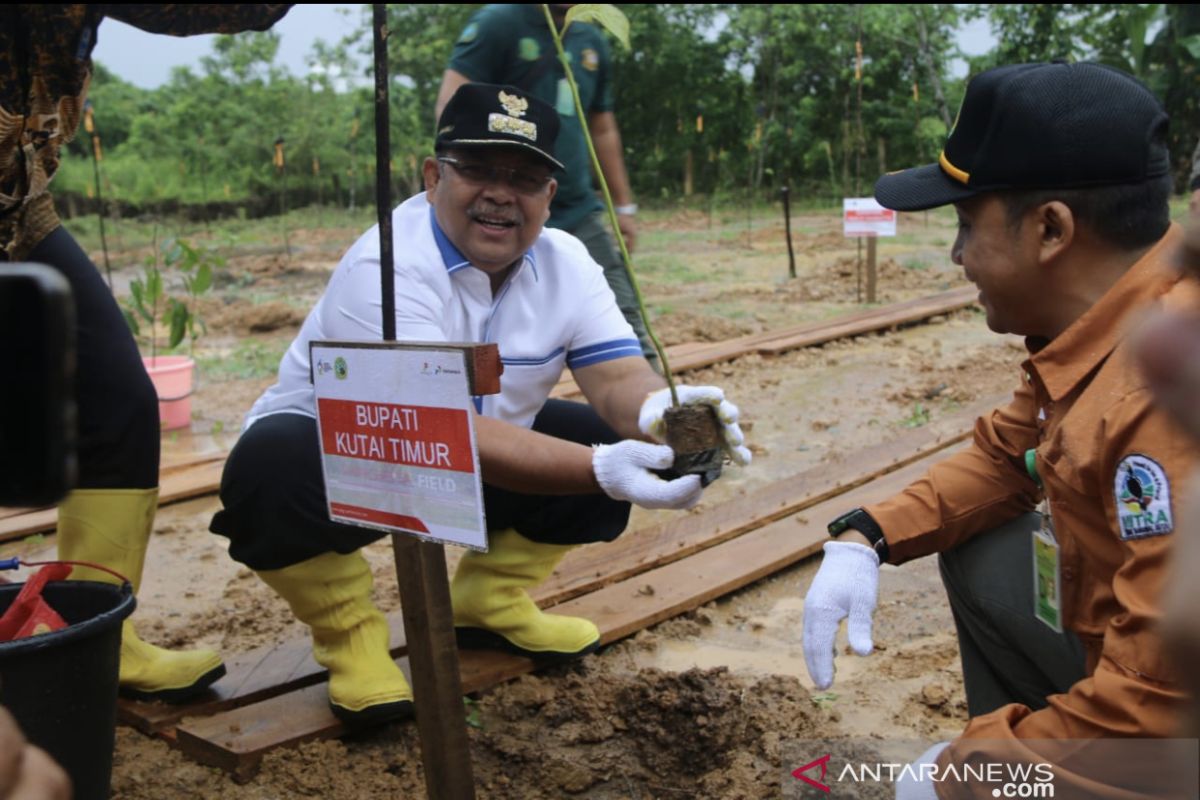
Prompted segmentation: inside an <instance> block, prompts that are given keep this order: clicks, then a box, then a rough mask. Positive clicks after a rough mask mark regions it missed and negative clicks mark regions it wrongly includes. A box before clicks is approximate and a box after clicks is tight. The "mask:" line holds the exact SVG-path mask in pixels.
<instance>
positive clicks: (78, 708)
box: [0, 581, 136, 800]
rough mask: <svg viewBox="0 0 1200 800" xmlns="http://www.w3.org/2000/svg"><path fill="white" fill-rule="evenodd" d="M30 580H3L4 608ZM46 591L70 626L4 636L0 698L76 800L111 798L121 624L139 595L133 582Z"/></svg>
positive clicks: (0, 597) (0, 601)
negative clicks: (55, 764)
mask: <svg viewBox="0 0 1200 800" xmlns="http://www.w3.org/2000/svg"><path fill="white" fill-rule="evenodd" d="M23 585H24V584H20V583H13V584H7V585H0V614H2V613H3V612H4V611H5V610H6V609H7V608H8V607H9V606H10V605H12V602H13V601H14V600H16V598H17V593H18V592H20V591H21V588H22V586H23ZM42 597H43V598H45V600H46V602H47V603H48V604H49V605H50V607H51V608H53V609H54V610H55V611H57V612H58V614H59V615H60V616H61V617H62V618H63V620H65V621H66V623H67V627H65V628H63V629H62V630H57V631H51V632H50V633H43V634H39V635H37V636H28V637H26V638H23V639H15V640H13V641H11V642H0V704H3V705H4V706H5V707H6V708H8V710H9V711H11V712H12V715H13V716H14V717H16V719H17V722H18V724H20V726H21V729H22V730H23V731H24V732H25V738H26V739H28V740H29V741H31V742H33V743H34V744H36V745H37V746H38V747H40V748H42V749H43V750H45V751H46V752H48V753H49V754H50V755H51V756H52V757H53V758H54V760H55V761H57V762H58V763H59V764H61V765H62V767H63V769H64V770H66V772H67V774H68V775H70V776H71V781H72V783H74V785H75V795H74V796H75V800H88V798H98V799H99V798H106V797H108V795H109V781H110V779H111V777H112V760H113V747H114V745H115V738H116V726H117V674H118V670H119V667H120V655H121V623H122V622H123V621H124V619H125V618H126V617H128V616H129V615H130V614H132V613H133V607H134V605H135V604H136V601H135V600H134V599H133V590H132V588H131V587H130V586H129V584H128V583H126V584H124V585H123V586H116V585H113V584H108V583H96V582H93V581H57V582H53V583H48V584H46V587H45V589H44V590H43V591H42Z"/></svg>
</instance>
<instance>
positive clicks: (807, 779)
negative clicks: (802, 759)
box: [792, 756, 829, 793]
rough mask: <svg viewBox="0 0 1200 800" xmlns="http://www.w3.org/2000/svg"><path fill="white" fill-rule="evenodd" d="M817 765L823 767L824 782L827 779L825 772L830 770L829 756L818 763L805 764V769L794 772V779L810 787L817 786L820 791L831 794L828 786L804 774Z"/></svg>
mask: <svg viewBox="0 0 1200 800" xmlns="http://www.w3.org/2000/svg"><path fill="white" fill-rule="evenodd" d="M817 765H820V767H821V780H824V779H825V771H826V770H827V769H828V768H829V756H821V757H820V758H818V759H817V760H816V761H810V762H809V763H807V764H805V765H804V766H803V767H800V768H798V769H794V770H792V777H793V778H796V779H798V780H802V781H804V782H805V783H807V784H808V785H809V786H815V787H816V788H818V789H820V790H821V791H822V792H826V793H828V792H829V787H828V786H826V785H825V784H823V783H820V782H819V781H815V780H813V779H812V778H810V777H808V776H807V775H805V774H804V773H805V772H808V771H809V770H810V769H812V768H813V767H815V766H817Z"/></svg>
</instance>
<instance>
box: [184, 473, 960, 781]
mask: <svg viewBox="0 0 1200 800" xmlns="http://www.w3.org/2000/svg"><path fill="white" fill-rule="evenodd" d="M942 457H943V454H941V453H935V454H933V455H931V456H929V457H927V458H925V459H922V460H921V461H917V462H915V463H913V464H910V465H909V466H907V467H905V468H904V469H901V470H898V471H896V472H894V473H892V474H890V475H888V476H886V477H884V478H882V479H880V480H878V481H874V482H871V483H869V484H867V485H865V486H862V487H859V488H858V489H855V490H853V491H852V492H849V493H847V494H844V495H840V496H837V497H834V498H832V499H830V500H827V501H825V502H824V503H820V504H818V505H816V506H814V507H812V509H810V510H809V511H807V512H805V513H804V515H803V516H799V515H797V516H792V517H787V518H784V519H781V520H777V521H776V522H773V523H771V524H770V525H767V526H765V527H763V528H759V529H758V530H755V531H751V532H749V533H746V534H743V535H742V536H740V537H738V538H736V539H732V540H730V541H727V542H724V543H723V544H720V545H718V546H716V547H712V548H709V549H707V550H704V551H702V552H700V553H697V554H695V555H692V556H690V557H688V558H685V559H682V560H680V561H676V562H674V563H672V564H668V565H666V566H663V567H659V568H657V569H654V570H651V571H649V572H646V573H643V574H641V575H638V576H635V577H633V578H630V579H627V580H624V581H620V582H618V583H615V584H612V585H610V586H607V587H605V588H603V589H600V590H598V591H596V592H592V593H590V594H586V595H583V596H581V597H577V598H575V599H573V600H569V601H567V602H565V603H562V604H559V605H557V606H554V607H553V611H554V612H556V613H563V614H573V615H578V616H584V617H587V618H589V619H591V620H593V621H594V622H595V623H596V624H597V626H598V627H599V628H600V631H601V639H602V641H603V642H604V643H610V642H613V641H616V640H618V639H621V638H623V637H625V636H629V635H630V634H632V633H634V632H636V631H638V630H641V629H642V628H645V627H647V626H649V625H653V624H655V623H657V622H661V621H662V620H664V619H668V618H670V617H672V616H675V615H677V614H679V613H682V612H684V611H687V610H690V609H693V608H697V607H699V606H701V605H703V604H704V603H707V602H708V601H710V600H712V599H714V598H716V597H719V596H721V595H724V594H727V593H729V592H731V591H734V590H735V589H739V588H741V587H743V586H746V585H747V584H749V583H752V582H753V581H756V580H758V579H760V578H762V577H764V576H766V575H769V574H772V573H773V572H776V571H778V570H780V569H782V568H784V567H786V566H789V565H791V564H793V563H795V562H797V561H800V560H801V559H803V558H805V557H807V556H809V555H812V554H813V553H815V552H816V551H817V550H818V549H819V548H820V547H821V545H822V544H823V543H824V542H825V541H826V540H827V538H828V535H827V533H826V532H825V522H826V518H827V517H833V516H836V514H838V513H840V512H841V511H844V510H845V509H847V508H851V507H854V506H859V505H865V504H867V503H871V502H875V501H877V500H881V499H883V498H886V497H888V496H890V495H892V494H894V493H895V492H897V491H899V490H900V489H903V488H904V487H905V486H907V485H908V484H909V483H910V482H912V481H913V480H914V479H916V478H917V477H919V476H920V475H921V474H923V472H924V471H925V470H926V469H927V468H928V467H929V465H930V464H932V463H935V462H936V461H938V460H939V459H940V458H942ZM646 587H652V591H647V588H646ZM797 635H798V634H797ZM401 665H402V668H403V667H404V666H406V665H405V664H404V662H403V660H402V661H401ZM533 668H534V664H533V663H532V662H530V661H528V660H527V659H520V658H515V657H512V656H507V655H504V654H500V653H483V652H462V653H461V654H460V675H461V677H462V682H463V690H464V691H466V692H471V691H479V690H482V689H485V688H488V687H490V686H493V685H495V684H497V683H499V682H501V681H504V680H508V679H510V678H512V677H515V676H516V675H518V674H521V673H523V672H526V671H530V670H532V669H533ZM343 732H344V728H343V727H342V725H341V723H340V722H339V721H338V720H337V718H336V717H334V716H333V713H332V712H331V711H330V710H329V704H328V697H327V695H326V692H325V685H324V684H318V685H315V686H309V687H307V688H304V689H300V690H298V691H295V692H291V693H289V694H285V695H280V696H278V697H274V698H271V699H270V700H266V701H264V702H262V703H256V704H254V705H250V706H243V707H241V708H237V709H234V710H232V711H228V712H225V713H222V714H218V715H215V716H212V717H207V718H204V719H187V720H185V721H184V722H183V723H181V724H180V725H179V727H178V728H177V730H176V735H177V739H176V742H177V744H178V746H179V748H180V750H182V751H183V753H184V754H185V755H187V756H189V757H191V758H193V759H195V760H197V761H200V762H201V763H205V764H210V765H213V766H218V767H221V768H223V769H225V770H227V771H229V772H232V773H233V774H234V776H235V777H236V778H238V779H248V778H249V777H251V776H252V775H253V774H254V773H255V772H256V771H257V769H258V766H259V764H260V763H261V760H262V757H263V755H265V754H266V753H267V752H269V751H271V750H273V749H275V748H277V747H283V746H289V745H296V744H299V743H301V742H305V741H310V740H313V739H320V738H329V737H331V736H337V735H340V734H341V733H343Z"/></svg>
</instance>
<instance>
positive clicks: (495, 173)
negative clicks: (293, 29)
mask: <svg viewBox="0 0 1200 800" xmlns="http://www.w3.org/2000/svg"><path fill="white" fill-rule="evenodd" d="M437 160H438V161H441V162H442V163H443V164H449V165H450V166H452V167H454V170H455V171H456V172H457V173H458V174H459V175H461V176H462V177H463V180H465V181H467V182H469V183H475V184H479V185H481V186H482V185H486V184H489V183H496V182H497V181H504V182H505V183H507V184H508V185H509V186H511V187H512V188H514V189H516V190H517V191H518V192H520V193H521V194H538V193H540V192H541V191H542V190H543V189H545V188H546V187H547V186H548V185H549V184H550V178H551V176H550V175H541V174H538V173H531V172H524V171H521V170H518V169H513V168H512V167H498V166H495V165H494V164H483V163H480V162H478V161H459V160H458V159H457V158H451V157H450V156H438V157H437Z"/></svg>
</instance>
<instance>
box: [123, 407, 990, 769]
mask: <svg viewBox="0 0 1200 800" xmlns="http://www.w3.org/2000/svg"><path fill="white" fill-rule="evenodd" d="M1004 399H1005V398H992V399H990V400H989V401H987V402H983V403H978V404H975V405H974V406H972V407H971V408H969V409H966V410H964V411H962V412H960V413H958V414H955V415H953V416H951V417H947V418H945V419H944V420H940V421H935V422H934V423H932V424H930V425H928V426H925V427H923V428H921V429H917V430H914V431H910V432H908V433H906V434H904V435H902V436H901V437H899V438H897V439H896V440H893V441H892V442H889V443H886V444H882V445H878V446H875V447H872V448H868V449H866V450H864V451H861V452H860V453H858V454H856V455H855V456H854V457H853V458H852V459H849V460H847V461H845V462H841V463H839V464H835V465H832V466H824V467H820V468H816V469H813V470H809V471H806V472H804V473H801V474H799V475H796V476H792V477H790V478H786V479H783V480H780V481H776V482H774V483H772V484H768V485H767V486H765V487H763V488H761V489H759V490H757V491H755V492H752V493H749V494H747V495H745V496H743V497H741V498H738V500H737V501H736V502H731V503H726V504H723V505H721V506H719V507H716V508H713V509H710V510H708V511H705V512H703V513H696V514H689V515H681V516H680V517H678V518H677V519H675V520H672V521H671V522H668V523H666V524H662V525H656V526H652V527H651V528H647V529H643V530H640V531H637V532H631V533H629V534H626V535H625V536H622V537H621V538H620V539H618V540H617V541H616V542H614V543H610V544H606V545H600V546H595V547H585V548H580V549H579V550H576V551H574V552H573V553H572V554H571V555H570V556H568V558H567V559H566V560H564V563H563V564H562V565H561V566H560V568H559V569H558V570H557V571H556V573H555V575H554V576H552V578H551V580H550V581H548V582H547V583H546V584H544V585H543V586H542V587H539V589H538V590H537V591H536V592H535V599H536V600H538V602H539V604H540V605H543V606H548V605H557V609H558V610H561V611H563V612H566V613H582V614H583V615H585V616H590V617H592V618H593V619H595V620H596V621H597V623H598V624H600V622H601V621H602V620H606V619H613V620H617V619H618V618H620V619H622V620H625V617H622V616H621V613H623V612H620V613H618V611H619V609H618V610H613V609H611V608H607V606H604V604H603V603H601V604H600V605H599V606H597V605H596V603H597V602H599V601H598V599H597V598H601V597H609V596H611V595H607V594H602V593H605V592H610V591H615V590H614V589H613V587H620V586H625V587H626V588H627V589H628V587H629V586H634V588H635V589H636V591H637V592H640V593H642V594H644V593H645V592H646V587H647V586H651V587H655V588H653V589H652V590H651V591H652V593H653V594H654V595H656V596H661V598H663V599H665V598H667V597H669V596H673V595H671V591H673V590H671V591H667V589H668V588H669V584H664V586H666V587H667V588H664V587H663V586H659V585H657V584H656V583H655V582H654V580H653V577H654V573H656V571H657V570H663V569H667V568H668V567H671V566H672V565H673V564H678V563H681V562H685V561H690V560H691V559H693V558H697V557H700V556H704V554H706V553H708V552H709V551H712V550H716V549H719V548H723V547H726V545H728V544H736V543H737V542H741V541H743V540H745V537H746V536H748V535H750V534H751V533H755V532H757V531H763V530H768V529H770V530H772V531H775V530H780V529H782V530H787V531H789V532H790V533H791V534H792V535H795V534H796V532H797V527H796V526H797V525H798V524H800V523H798V522H797V519H799V518H798V517H797V516H796V514H797V512H799V511H804V512H805V513H804V516H803V519H804V522H803V525H806V526H809V527H811V526H810V525H809V522H808V520H812V525H815V526H816V527H815V528H813V530H819V531H820V532H822V534H823V530H824V523H825V522H826V521H827V520H826V517H830V518H832V516H834V515H835V514H836V513H838V511H841V510H844V509H845V508H847V507H850V506H849V505H847V504H853V505H859V504H861V503H863V502H869V500H865V499H863V497H865V495H861V496H860V494H861V493H863V492H883V493H884V494H883V495H882V496H886V495H887V494H890V493H891V492H893V491H896V490H898V489H899V488H902V487H903V485H906V484H907V483H908V481H909V480H911V477H904V478H896V477H895V475H898V474H900V473H898V472H896V470H897V469H901V471H903V468H905V465H909V464H912V463H913V462H914V461H917V460H919V459H922V458H927V457H929V455H930V454H934V455H933V457H934V458H938V457H940V455H938V454H939V453H940V452H941V451H942V450H944V448H945V447H946V446H947V445H949V444H952V443H955V442H959V441H961V440H962V439H964V438H966V436H967V435H969V431H970V429H971V425H972V423H973V420H974V418H975V417H976V416H978V414H979V413H983V412H984V411H986V410H987V409H988V408H990V407H993V406H994V405H996V404H997V403H999V402H1003V400H1004ZM921 463H924V462H921ZM923 468H924V467H922V468H921V469H923ZM888 473H891V474H890V475H889V474H888ZM918 473H919V470H918ZM904 474H905V475H906V476H908V474H909V473H907V472H904ZM913 477H915V475H913ZM897 482H898V485H897ZM881 486H882V487H884V488H882V489H881V488H880V487H881ZM847 492H850V494H847ZM826 505H828V509H826V508H825V506H826ZM780 526H782V528H780ZM805 530H807V528H805ZM746 541H750V540H746ZM722 552H726V553H727V552H728V550H725V551H722ZM739 553H740V549H739ZM807 554H808V551H805V552H804V553H802V554H800V555H797V556H795V558H792V560H787V559H786V558H785V560H784V561H783V562H780V563H779V564H777V565H776V566H774V567H773V569H778V568H781V567H782V566H786V564H789V563H792V561H794V560H796V559H798V558H802V557H804V556H805V555H807ZM705 558H711V556H705ZM725 558H726V559H727V561H728V564H727V566H726V567H725V570H726V572H727V573H728V572H729V570H730V569H733V572H732V573H730V574H725V573H722V575H721V576H719V579H716V578H711V577H694V576H693V577H690V578H687V579H685V583H683V584H682V586H683V587H687V591H688V592H690V593H691V594H688V595H687V597H692V596H693V595H695V597H697V598H699V597H702V598H703V599H693V600H688V599H687V598H686V597H685V598H684V599H683V600H682V601H681V602H684V606H678V605H677V603H676V601H672V602H671V603H667V604H666V605H662V606H653V608H651V607H649V606H646V608H648V609H649V610H647V611H645V613H642V614H641V615H640V616H637V615H635V616H634V617H630V618H628V619H627V620H625V621H619V622H613V623H612V624H607V623H606V624H605V625H601V629H602V631H603V632H604V636H605V642H608V641H612V640H613V639H615V638H620V637H621V636H625V635H628V634H629V633H631V632H632V631H633V630H636V629H638V627H644V626H645V625H650V624H653V623H654V622H658V621H661V620H662V619H665V618H666V617H667V616H670V615H671V614H673V613H678V611H679V610H681V609H682V608H684V607H688V608H691V607H695V606H696V605H700V604H702V603H703V602H707V601H708V600H709V599H712V597H715V596H717V594H711V592H712V591H713V587H714V586H715V587H717V588H718V589H719V591H718V594H720V593H723V592H725V591H729V590H731V588H736V587H737V586H741V585H745V583H748V582H750V581H753V580H757V579H758V578H759V577H762V575H764V574H767V573H764V572H762V571H761V569H762V567H761V566H760V567H753V568H752V567H751V566H750V562H747V561H745V560H744V559H743V558H742V556H741V555H740V554H739V555H738V556H737V557H736V558H733V559H731V560H730V559H728V555H726V556H725ZM717 563H721V562H720V561H719V560H718V562H717ZM756 563H757V562H756ZM772 563H774V562H772ZM730 564H732V565H737V566H736V568H731V567H730V566H729V565H730ZM694 566H695V565H693V567H694ZM743 566H745V567H746V570H748V571H746V572H745V574H742V572H743V571H742V567H743ZM679 569H689V568H683V567H681V568H679ZM672 580H674V579H673V578H672ZM664 593H665V594H664ZM587 598H590V599H587ZM579 603H583V604H584V609H585V610H584V611H569V609H571V608H573V607H574V606H573V605H572V604H579ZM689 603H692V605H689ZM642 606H645V603H642V604H641V606H639V607H642ZM614 615H615V616H614ZM390 617H391V619H390V622H391V627H392V642H393V645H394V647H393V654H394V655H396V656H402V655H403V654H404V652H405V648H404V635H403V626H402V624H401V623H400V614H399V612H394V613H393V614H392V615H390ZM630 626H632V627H630ZM402 663H403V661H402ZM228 666H229V674H228V675H227V676H226V677H225V678H224V679H222V680H221V681H220V682H218V684H217V686H216V687H214V691H212V692H210V694H209V696H208V697H206V698H205V699H204V700H203V701H201V702H200V703H197V704H193V705H191V706H184V707H172V706H163V705H152V704H141V703H130V702H126V701H122V703H121V706H120V714H121V719H122V721H124V722H126V723H127V724H132V725H134V726H136V727H138V728H139V729H141V730H143V731H145V732H156V733H157V734H158V735H160V736H162V737H164V738H166V739H168V740H176V741H177V743H178V745H179V746H180V747H181V748H182V749H183V750H184V752H186V753H188V754H189V755H191V756H192V757H194V758H196V759H198V760H201V761H204V762H205V763H209V764H213V765H216V766H221V767H223V768H225V769H228V770H229V771H231V772H233V773H234V774H235V775H237V776H240V777H243V778H244V777H248V776H249V775H250V774H252V773H253V772H254V771H255V770H256V769H257V765H258V763H259V761H260V760H261V757H262V755H263V754H264V753H265V752H268V751H269V750H270V749H272V748H274V747H278V746H284V745H287V744H294V743H296V742H299V741H305V740H307V739H312V738H321V737H328V736H337V735H339V734H340V733H342V732H343V730H342V728H341V727H340V726H339V725H338V724H337V721H336V720H335V719H334V718H333V717H332V715H331V714H330V713H329V711H328V706H327V703H326V702H325V685H324V683H323V680H324V676H325V673H324V671H323V670H322V669H321V668H320V667H319V666H318V665H317V664H316V663H315V662H314V661H313V660H312V657H311V650H310V644H309V642H308V641H307V640H299V641H290V642H285V643H282V644H281V645H279V646H276V647H268V648H261V649H259V650H256V651H253V652H250V653H246V654H241V655H239V656H235V657H232V658H230V659H229V662H228ZM533 666H534V665H533V664H532V663H530V662H528V661H527V660H524V659H518V658H510V657H507V656H503V655H501V654H496V653H463V662H462V667H461V668H462V670H463V672H462V677H463V680H464V686H465V687H466V688H465V691H475V690H477V689H479V688H485V687H486V686H490V685H494V683H496V682H497V681H500V680H504V679H507V678H509V677H512V676H514V675H516V674H520V673H522V672H525V671H528V670H530V669H532V668H533ZM306 704H308V705H306ZM309 705H311V708H310V711H311V713H312V714H313V715H315V716H314V717H313V719H312V720H311V721H306V722H302V723H301V722H300V720H301V719H304V720H307V719H308V717H306V716H303V717H297V716H296V715H295V714H294V713H293V711H292V709H293V708H308V707H309ZM283 708H286V709H287V711H286V713H284V714H283V716H282V718H281V721H277V722H275V723H271V722H270V720H271V719H272V718H275V717H278V716H279V715H280V714H281V713H282V712H281V709H283ZM306 713H308V712H306ZM200 715H211V716H207V717H205V718H203V719H195V717H198V716H200ZM183 716H189V717H193V719H189V720H187V721H186V722H184V723H182V724H179V720H180V718H181V717H183ZM293 722H296V723H297V724H295V725H294V724H293ZM176 725H178V727H175V726H176ZM222 726H224V727H222ZM234 733H236V734H238V735H237V736H232V735H231V734H234Z"/></svg>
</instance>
